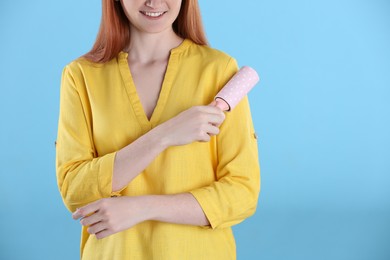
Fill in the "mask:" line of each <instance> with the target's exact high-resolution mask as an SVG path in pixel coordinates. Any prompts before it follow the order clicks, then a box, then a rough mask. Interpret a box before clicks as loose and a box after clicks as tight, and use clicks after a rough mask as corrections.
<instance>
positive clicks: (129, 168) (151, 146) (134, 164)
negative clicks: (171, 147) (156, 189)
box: [112, 128, 168, 191]
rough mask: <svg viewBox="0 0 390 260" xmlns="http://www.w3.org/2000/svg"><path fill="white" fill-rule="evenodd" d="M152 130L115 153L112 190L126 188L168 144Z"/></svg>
mask: <svg viewBox="0 0 390 260" xmlns="http://www.w3.org/2000/svg"><path fill="white" fill-rule="evenodd" d="M156 129H157V128H154V129H152V130H150V131H149V132H147V133H146V134H144V135H143V136H141V137H139V138H138V139H137V140H135V141H134V142H132V143H131V144H129V145H127V146H126V147H124V148H122V149H121V150H119V151H118V152H117V153H116V156H115V161H114V172H113V176H112V190H113V191H118V190H120V189H122V188H123V187H125V186H127V184H128V183H129V182H131V181H132V180H133V179H134V178H135V177H137V175H138V174H140V173H141V172H142V171H143V170H144V169H145V168H146V167H147V166H148V165H149V164H150V163H151V162H152V161H153V160H154V159H155V158H156V157H157V156H158V155H159V154H160V153H161V152H163V151H164V150H165V149H166V148H167V147H168V144H167V142H166V140H164V139H163V138H161V137H160V136H159V135H158V132H157V131H156Z"/></svg>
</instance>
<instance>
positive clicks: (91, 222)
mask: <svg viewBox="0 0 390 260" xmlns="http://www.w3.org/2000/svg"><path fill="white" fill-rule="evenodd" d="M72 217H73V219H79V218H82V219H81V220H80V223H81V224H82V225H83V226H88V229H87V231H88V232H89V233H90V234H95V235H96V238H98V239H100V238H104V237H107V236H109V235H112V234H114V233H117V232H120V231H123V230H126V229H128V228H131V227H132V226H134V225H136V224H138V223H141V222H143V221H147V220H154V221H161V222H168V223H175V224H185V225H195V226H208V225H209V224H210V223H209V221H208V220H207V218H206V216H205V214H204V213H203V210H202V208H201V207H200V205H199V203H198V202H197V200H196V199H195V198H194V196H192V195H191V194H190V193H181V194H175V195H146V196H138V197H128V196H122V197H116V198H107V199H101V200H98V201H96V202H93V203H91V204H89V205H87V206H85V207H83V208H80V209H78V210H77V211H76V212H74V213H73V215H72Z"/></svg>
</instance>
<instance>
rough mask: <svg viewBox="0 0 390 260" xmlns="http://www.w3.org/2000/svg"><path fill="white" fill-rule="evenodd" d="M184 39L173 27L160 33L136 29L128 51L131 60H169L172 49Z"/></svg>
mask: <svg viewBox="0 0 390 260" xmlns="http://www.w3.org/2000/svg"><path fill="white" fill-rule="evenodd" d="M182 41H183V39H182V38H180V37H179V36H177V35H176V33H175V32H174V31H173V29H170V30H167V31H164V32H160V33H154V34H152V33H143V32H139V31H137V30H135V29H133V30H132V31H131V40H130V44H129V47H128V48H127V52H128V53H129V56H128V58H129V60H130V61H137V62H140V63H144V64H146V63H151V62H154V61H161V60H167V59H168V58H169V54H170V51H171V50H172V49H173V48H175V47H177V46H179V45H180V44H181V43H182Z"/></svg>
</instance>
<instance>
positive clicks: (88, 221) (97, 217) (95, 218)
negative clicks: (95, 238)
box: [80, 212, 103, 226]
mask: <svg viewBox="0 0 390 260" xmlns="http://www.w3.org/2000/svg"><path fill="white" fill-rule="evenodd" d="M102 220H103V217H102V216H101V214H99V213H98V212H96V213H95V214H92V215H90V216H88V217H84V218H82V219H81V220H80V224H81V225H83V226H92V225H94V224H96V223H98V222H100V221H102Z"/></svg>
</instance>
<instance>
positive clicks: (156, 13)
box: [140, 11, 166, 18]
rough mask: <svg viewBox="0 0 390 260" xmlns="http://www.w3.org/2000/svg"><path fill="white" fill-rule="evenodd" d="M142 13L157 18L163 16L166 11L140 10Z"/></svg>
mask: <svg viewBox="0 0 390 260" xmlns="http://www.w3.org/2000/svg"><path fill="white" fill-rule="evenodd" d="M140 13H141V14H143V15H145V16H147V17H152V18H157V17H161V16H163V15H164V14H165V13H166V11H165V12H146V11H140Z"/></svg>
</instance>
